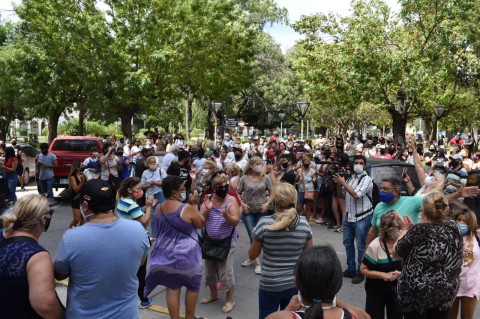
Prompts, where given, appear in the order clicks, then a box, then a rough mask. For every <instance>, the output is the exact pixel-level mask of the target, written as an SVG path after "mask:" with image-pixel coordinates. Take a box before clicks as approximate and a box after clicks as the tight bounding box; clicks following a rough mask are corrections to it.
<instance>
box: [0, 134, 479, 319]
mask: <svg viewBox="0 0 480 319" xmlns="http://www.w3.org/2000/svg"><path fill="white" fill-rule="evenodd" d="M167 133H168V132H167ZM167 133H166V134H165V135H167ZM470 137H471V135H469V139H468V140H467V141H466V142H465V141H463V140H462V139H461V138H460V135H457V136H456V137H455V138H453V139H452V140H451V141H450V142H449V143H436V144H431V145H424V144H423V142H419V140H418V139H417V140H415V139H413V138H409V139H408V143H407V144H406V145H405V146H402V145H397V144H395V143H393V141H392V140H390V139H388V138H384V137H376V136H375V137H373V136H371V135H367V136H366V137H365V138H363V137H362V135H361V134H357V133H352V134H350V135H345V136H343V135H340V134H339V135H336V136H334V137H332V138H324V137H323V136H321V135H320V136H319V137H318V139H317V140H315V141H311V140H307V141H299V140H298V139H296V137H295V136H293V135H291V136H287V137H286V138H285V139H282V138H280V137H279V136H278V134H276V133H275V132H274V134H273V135H272V136H270V137H269V138H266V137H263V136H258V135H253V136H248V137H247V138H245V139H244V140H242V139H241V138H240V137H232V136H231V135H230V134H225V139H224V140H223V141H222V143H220V144H221V145H191V146H189V145H187V143H186V141H185V140H184V139H183V136H181V134H169V133H168V138H167V137H164V136H162V134H160V133H158V131H155V132H149V134H148V135H147V136H146V138H145V140H144V141H143V145H142V143H141V142H140V140H126V141H123V140H119V141H116V140H115V139H113V138H112V139H110V140H105V146H104V147H103V149H102V150H98V149H97V148H92V149H91V155H90V156H89V157H88V158H86V159H85V160H84V161H83V162H75V163H73V165H72V168H71V173H70V175H69V182H70V188H69V196H70V200H71V207H72V214H73V220H72V222H71V223H70V229H69V230H67V231H66V232H65V234H64V235H63V237H62V240H61V242H60V246H59V249H58V252H57V255H56V256H55V258H54V262H53V263H52V262H51V261H50V259H49V258H47V257H48V254H47V253H46V252H45V250H44V249H43V248H42V247H41V246H40V245H38V243H37V241H38V238H39V236H40V235H41V233H42V231H46V230H47V229H48V225H49V222H50V220H51V218H52V214H53V210H51V209H50V208H49V206H48V202H46V199H45V198H44V197H42V196H39V195H28V196H25V197H23V198H21V199H20V200H18V201H17V202H16V204H15V206H14V210H13V212H12V213H11V214H7V215H4V216H3V226H4V230H3V233H2V235H1V237H0V251H1V252H0V253H1V254H2V256H9V258H4V259H0V274H1V276H0V283H1V284H2V285H3V284H5V285H6V286H5V287H7V286H8V287H9V288H8V290H6V291H8V293H7V292H5V293H4V294H3V295H4V297H5V298H0V300H1V301H0V305H2V308H4V309H6V311H7V314H10V315H11V316H12V317H15V316H16V317H22V314H24V313H25V314H27V313H28V314H29V315H31V317H32V318H35V316H37V317H48V318H62V317H63V316H65V315H66V316H67V317H68V318H96V317H108V318H117V317H118V318H120V317H121V318H125V317H128V318H139V313H138V310H137V303H138V307H140V308H148V307H150V305H152V303H153V300H152V299H151V298H149V295H150V294H151V293H152V291H153V290H154V289H155V288H156V287H157V286H158V285H161V286H165V287H166V288H167V290H166V303H167V306H168V310H169V313H170V316H171V318H173V319H178V318H179V317H180V296H181V291H182V288H183V287H185V288H186V291H185V318H187V319H193V318H197V317H195V309H196V305H197V303H198V299H199V297H200V296H199V292H200V287H201V284H202V280H203V282H204V284H205V285H206V286H207V287H208V288H209V294H208V295H207V296H204V297H202V298H201V299H200V303H202V304H208V303H211V302H215V301H217V300H218V299H219V290H220V289H222V287H223V289H225V291H226V296H225V301H224V304H223V307H222V308H221V310H222V311H223V312H224V313H229V312H231V311H232V310H233V309H234V308H235V306H236V301H235V295H234V291H235V282H236V281H235V273H234V271H233V269H234V263H235V262H236V259H237V258H241V259H242V260H243V259H244V261H243V262H241V266H243V267H250V266H252V265H254V266H255V267H254V272H255V274H257V275H259V289H258V309H259V315H258V317H259V318H260V319H264V318H287V317H288V318H292V317H293V318H328V319H330V318H331V319H334V318H373V319H381V318H385V317H386V318H389V319H390V318H392V319H396V318H405V319H410V318H440V319H442V318H451V319H453V318H456V316H457V313H458V312H459V311H460V312H461V317H462V318H473V313H474V311H475V307H476V300H477V298H478V297H479V293H480V276H479V275H478V274H479V273H480V272H479V271H480V262H479V261H478V259H479V258H480V247H479V242H480V239H479V237H478V235H477V228H478V224H477V216H476V215H475V213H474V212H472V211H471V210H470V209H469V208H468V206H466V205H465V204H463V203H462V201H463V199H466V198H470V197H476V196H478V195H479V190H478V187H476V186H467V185H466V184H467V178H468V172H469V171H470V170H475V169H479V168H480V167H479V166H480V154H479V153H478V151H477V149H476V145H475V141H474V140H473V141H471V139H470ZM462 141H463V142H462ZM47 146H48V145H47ZM444 147H446V148H444ZM44 148H45V146H44V147H43V149H44ZM424 148H426V149H428V151H427V152H424ZM7 149H8V148H7ZM43 149H42V150H43ZM47 149H48V147H47ZM9 152H10V151H9ZM100 152H101V153H100ZM48 154H49V153H48V151H47V152H46V153H45V154H42V155H43V156H45V157H48ZM160 154H161V155H162V156H163V159H160V156H159V155H160ZM10 158H11V156H10V157H9V162H8V163H9V164H4V165H3V167H6V169H5V171H6V173H9V171H12V170H15V169H14V167H13V165H14V162H15V160H10ZM372 158H383V159H386V160H397V162H396V163H399V162H406V163H408V164H412V165H413V166H414V168H415V170H414V171H415V175H416V176H415V177H416V178H415V179H416V180H418V183H413V182H412V180H413V179H414V178H413V177H414V176H409V175H408V172H406V171H404V172H403V173H402V174H401V176H391V177H387V178H383V179H382V180H381V182H380V183H378V184H376V183H374V181H373V179H372V177H371V176H370V175H369V174H368V173H367V165H368V162H369V161H370V160H371V159H372ZM51 160H52V161H53V158H51ZM43 162H44V161H43V160H42V163H43ZM45 165H46V166H45V167H46V168H49V167H50V166H49V165H48V164H45ZM50 165H53V162H52V163H51V164H50ZM3 167H2V168H3ZM47 177H48V178H50V176H47ZM15 178H16V176H15ZM12 179H13V178H12ZM47 183H48V182H45V184H47ZM15 186H16V185H15ZM47 186H48V185H47ZM402 190H403V192H402ZM405 192H406V193H408V194H405ZM52 197H53V195H52ZM240 222H242V223H243V225H244V227H245V231H246V234H247V235H248V239H249V241H250V248H249V249H248V251H238V250H237V246H238V243H239V240H240V238H239V236H238V233H239V229H238V227H239V223H240ZM314 224H319V225H325V228H324V231H328V229H332V230H333V231H335V232H337V233H342V236H343V244H344V246H345V252H346V256H347V260H346V265H345V267H342V265H341V263H340V261H339V259H338V257H337V256H336V253H335V251H334V250H333V248H332V247H330V246H328V245H323V246H314V241H315V238H313V235H312V229H311V227H312V225H314ZM317 227H318V226H317ZM115 242H116V243H119V242H121V243H122V244H121V245H115ZM23 249H25V250H26V251H28V253H25V254H22V251H23ZM19 254H21V255H22V260H21V263H15V260H17V259H16V258H17V256H18V255H19ZM10 256H11V258H10ZM148 256H149V258H148ZM14 264H15V267H13V268H12V265H14ZM252 268H253V267H252ZM342 268H345V269H344V270H342ZM41 269H44V273H43V274H42V275H41V276H40V275H38V272H39V271H40V270H41ZM92 270H93V271H92ZM34 276H39V278H37V277H35V278H34ZM365 277H366V281H365V291H366V301H365V310H361V309H359V308H357V307H353V306H351V305H349V304H348V303H345V302H343V301H341V300H338V298H336V294H337V293H338V291H339V290H340V288H341V286H342V281H343V278H349V279H351V281H352V283H353V284H359V283H361V282H363V281H364V280H365ZM54 278H56V279H58V280H60V279H65V278H69V286H68V297H67V305H66V308H65V309H64V308H63V306H62V304H61V303H60V302H59V301H58V299H57V298H56V296H55V290H54V289H55V286H54ZM100 278H101V280H100ZM120 279H121V280H120ZM40 280H41V281H42V282H41V283H39V282H38V281H40ZM19 283H20V284H21V285H19ZM34 284H35V285H37V286H35V287H34V286H33V285H34ZM14 285H19V286H16V287H14ZM38 286H40V287H41V288H42V290H40V289H39V287H38ZM11 291H14V292H16V295H15V296H16V297H17V298H13V299H15V301H12V297H11V295H9V293H10V292H11ZM91 291H96V292H99V293H95V294H94V295H93V294H91ZM40 294H41V295H40ZM7 295H8V297H7ZM19 304H22V305H24V307H21V310H18V309H17V305H19ZM17 311H21V313H20V312H17Z"/></svg>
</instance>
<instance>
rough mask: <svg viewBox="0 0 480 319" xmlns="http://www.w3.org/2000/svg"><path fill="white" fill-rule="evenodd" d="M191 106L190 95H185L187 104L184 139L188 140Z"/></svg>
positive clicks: (191, 99)
mask: <svg viewBox="0 0 480 319" xmlns="http://www.w3.org/2000/svg"><path fill="white" fill-rule="evenodd" d="M192 104H193V98H192V97H191V95H190V93H189V94H188V95H187V102H186V108H185V139H186V140H187V141H189V140H190V119H191V118H192Z"/></svg>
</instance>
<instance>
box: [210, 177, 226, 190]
mask: <svg viewBox="0 0 480 319" xmlns="http://www.w3.org/2000/svg"><path fill="white" fill-rule="evenodd" d="M226 182H227V176H225V175H224V174H218V175H217V176H215V177H214V178H212V188H217V187H218V186H222V185H223V184H224V183H226Z"/></svg>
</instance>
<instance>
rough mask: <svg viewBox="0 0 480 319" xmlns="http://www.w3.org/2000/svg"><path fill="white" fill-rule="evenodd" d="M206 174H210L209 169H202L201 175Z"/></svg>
mask: <svg viewBox="0 0 480 319" xmlns="http://www.w3.org/2000/svg"><path fill="white" fill-rule="evenodd" d="M208 172H210V170H209V169H207V168H204V169H202V174H203V175H208Z"/></svg>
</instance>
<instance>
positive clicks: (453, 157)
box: [452, 154, 463, 161]
mask: <svg viewBox="0 0 480 319" xmlns="http://www.w3.org/2000/svg"><path fill="white" fill-rule="evenodd" d="M452 159H454V160H461V161H463V156H462V154H455V155H453V156H452Z"/></svg>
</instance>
